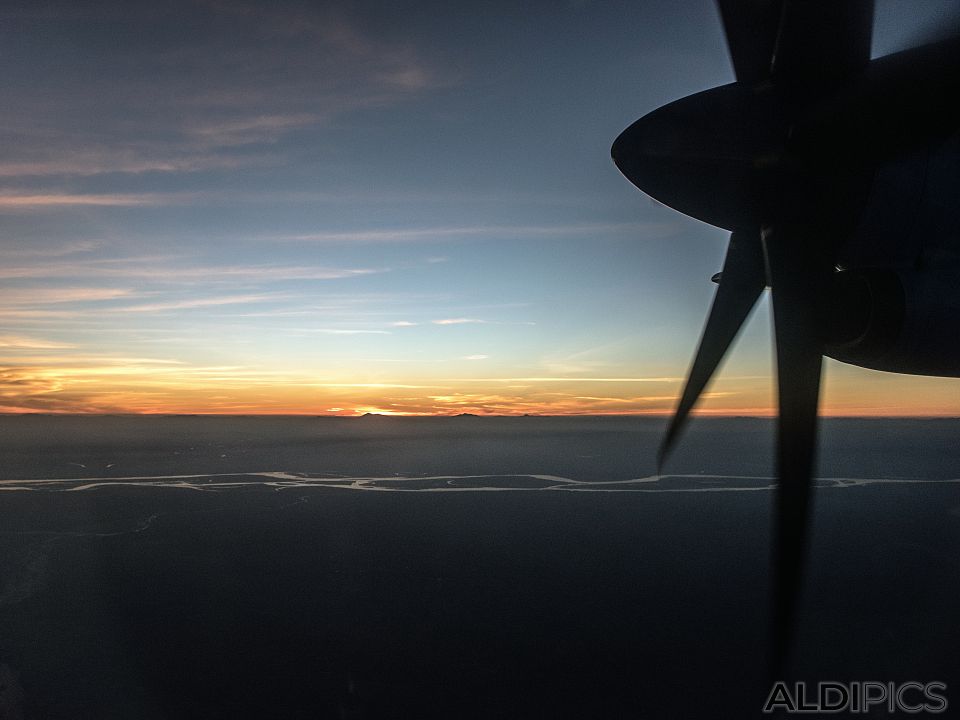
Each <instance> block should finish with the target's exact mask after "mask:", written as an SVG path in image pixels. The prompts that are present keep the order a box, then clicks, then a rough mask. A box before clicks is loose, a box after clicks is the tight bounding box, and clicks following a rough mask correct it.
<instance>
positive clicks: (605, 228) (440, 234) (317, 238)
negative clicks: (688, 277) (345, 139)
mask: <svg viewBox="0 0 960 720" xmlns="http://www.w3.org/2000/svg"><path fill="white" fill-rule="evenodd" d="M640 231H643V233H644V234H647V235H649V234H658V235H659V234H667V233H671V234H672V233H673V232H675V226H674V225H672V224H666V223H572V224H564V225H560V224H557V225H475V226H459V227H458V226H453V227H431V228H395V229H371V230H352V231H319V232H315V233H304V234H299V235H280V236H275V237H274V238H272V239H275V240H287V241H300V242H318V243H404V242H436V241H443V240H455V239H458V238H506V239H510V238H513V239H517V238H550V237H571V236H579V235H608V234H611V233H622V232H633V233H636V232H640ZM445 260H446V258H435V259H432V260H430V259H428V262H443V261H445Z"/></svg>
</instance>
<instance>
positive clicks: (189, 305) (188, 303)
mask: <svg viewBox="0 0 960 720" xmlns="http://www.w3.org/2000/svg"><path fill="white" fill-rule="evenodd" d="M280 299H283V296H280V295H267V294H259V295H223V296H219V297H205V298H189V299H185V300H174V301H170V302H158V303H147V304H143V305H127V306H124V307H117V308H112V309H113V310H114V311H116V312H125V313H134V312H137V313H139V312H165V311H169V310H192V309H195V308H206V307H215V306H219V305H246V304H250V303H258V302H264V301H276V300H280Z"/></svg>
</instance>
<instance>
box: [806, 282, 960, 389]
mask: <svg viewBox="0 0 960 720" xmlns="http://www.w3.org/2000/svg"><path fill="white" fill-rule="evenodd" d="M950 277H956V275H955V274H952V273H949V274H948V273H943V274H940V273H938V272H933V271H929V270H909V271H905V270H883V269H865V270H849V271H843V272H838V273H836V274H835V276H834V280H835V283H834V287H833V290H832V292H831V294H830V297H829V298H828V300H827V302H826V303H825V308H824V310H825V313H824V318H825V319H824V322H825V325H826V333H825V335H826V337H827V341H826V348H825V351H824V354H826V355H828V356H829V357H832V358H835V359H837V360H840V361H841V362H845V363H850V364H852V365H859V366H860V367H865V368H870V369H873V370H886V371H888V372H897V373H908V374H911V375H937V376H941V377H960V286H957V285H956V284H955V283H951V282H950V281H949V278H950Z"/></svg>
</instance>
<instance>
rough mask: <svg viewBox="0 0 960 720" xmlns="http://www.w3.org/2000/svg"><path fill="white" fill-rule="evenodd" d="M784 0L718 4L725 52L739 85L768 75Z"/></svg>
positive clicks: (719, 0) (720, 0) (722, 1)
mask: <svg viewBox="0 0 960 720" xmlns="http://www.w3.org/2000/svg"><path fill="white" fill-rule="evenodd" d="M783 2H784V0H746V1H745V0H717V6H718V7H719V9H720V19H721V20H722V21H723V32H724V35H726V37H727V48H728V49H729V50H730V59H731V60H732V61H733V70H734V73H735V74H736V76H737V80H738V81H739V82H746V83H748V84H752V83H755V82H758V81H760V80H764V79H766V78H767V77H768V76H769V75H770V66H771V63H772V62H773V50H774V47H775V46H776V42H777V31H778V30H779V28H780V16H781V14H782V13H783Z"/></svg>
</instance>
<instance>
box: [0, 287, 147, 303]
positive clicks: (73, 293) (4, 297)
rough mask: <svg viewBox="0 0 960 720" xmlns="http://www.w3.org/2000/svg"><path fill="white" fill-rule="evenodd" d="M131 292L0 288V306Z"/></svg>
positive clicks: (75, 300)
mask: <svg viewBox="0 0 960 720" xmlns="http://www.w3.org/2000/svg"><path fill="white" fill-rule="evenodd" d="M132 293H133V291H132V290H130V289H125V288H98V287H43V288H30V289H24V288H0V307H2V306H4V305H56V304H60V303H85V302H98V301H105V300H116V299H118V298H124V297H128V296H130V295H131V294H132Z"/></svg>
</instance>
